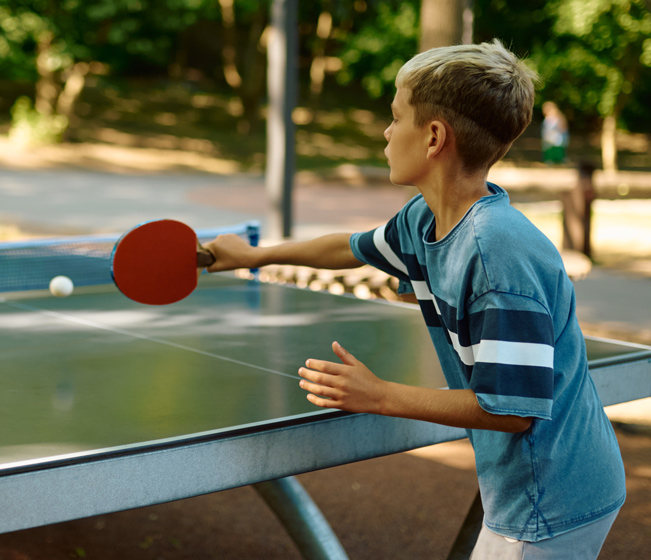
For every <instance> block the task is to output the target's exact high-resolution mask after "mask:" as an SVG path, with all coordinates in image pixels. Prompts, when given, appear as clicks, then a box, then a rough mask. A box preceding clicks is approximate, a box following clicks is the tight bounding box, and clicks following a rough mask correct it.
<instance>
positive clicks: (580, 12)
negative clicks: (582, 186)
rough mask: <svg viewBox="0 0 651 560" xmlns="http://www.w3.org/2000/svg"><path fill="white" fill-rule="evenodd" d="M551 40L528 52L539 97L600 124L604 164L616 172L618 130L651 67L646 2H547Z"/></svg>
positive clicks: (650, 23)
mask: <svg viewBox="0 0 651 560" xmlns="http://www.w3.org/2000/svg"><path fill="white" fill-rule="evenodd" d="M546 10H547V13H548V14H549V15H550V16H551V17H552V19H553V25H552V26H551V30H550V36H549V39H548V40H547V41H546V42H545V43H544V44H542V45H540V46H539V47H538V48H535V49H534V50H533V52H532V57H531V58H532V60H533V61H534V62H535V63H536V65H537V67H538V70H539V72H540V73H541V74H542V75H543V77H544V79H545V84H544V87H543V90H542V94H543V95H547V96H554V97H555V98H556V99H555V100H556V101H557V102H560V103H559V104H561V105H563V104H566V105H571V106H572V107H573V108H574V109H575V110H577V111H581V112H583V113H584V114H585V115H596V116H598V117H599V118H600V119H601V122H602V127H601V146H602V164H603V168H604V170H605V171H615V170H616V169H617V145H616V135H615V131H616V126H617V119H618V118H619V116H620V115H621V114H622V110H623V109H624V107H625V106H626V104H627V102H628V101H629V100H630V99H631V97H632V95H633V94H634V92H635V90H636V88H638V86H639V82H640V80H641V79H642V76H643V75H644V68H645V67H647V68H648V67H651V12H650V11H649V10H648V8H647V6H646V5H645V0H550V2H549V3H548V4H547V6H546Z"/></svg>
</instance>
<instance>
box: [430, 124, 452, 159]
mask: <svg viewBox="0 0 651 560" xmlns="http://www.w3.org/2000/svg"><path fill="white" fill-rule="evenodd" d="M449 141H450V138H449V135H448V130H447V128H446V126H445V124H444V123H443V122H442V121H432V122H431V123H429V143H428V146H427V157H428V159H429V158H433V157H436V156H437V155H438V154H439V153H440V152H441V150H442V149H443V146H445V143H446V142H449Z"/></svg>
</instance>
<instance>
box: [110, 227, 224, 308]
mask: <svg viewBox="0 0 651 560" xmlns="http://www.w3.org/2000/svg"><path fill="white" fill-rule="evenodd" d="M214 262H215V257H214V256H213V255H212V253H210V251H208V250H207V249H205V248H203V247H202V246H201V245H200V243H199V241H198V239H197V235H196V234H195V232H194V231H193V230H192V228H190V227H189V226H187V225H185V224H184V223H181V222H177V221H175V220H154V221H151V222H145V223H144V224H140V225H138V226H136V227H134V228H133V229H130V230H129V231H127V232H126V233H125V234H124V235H122V237H120V239H118V241H117V243H116V244H115V247H114V248H113V255H112V258H111V274H112V276H113V281H114V282H115V285H116V286H117V287H118V289H119V290H120V291H121V292H122V293H123V294H124V295H125V296H127V297H128V298H129V299H132V300H134V301H137V302H139V303H145V304H148V305H167V304H169V303H174V302H177V301H180V300H182V299H183V298H185V297H187V296H189V295H190V294H191V293H192V292H193V291H194V289H195V288H196V287H197V282H198V278H199V272H200V270H198V269H202V268H205V267H207V266H210V265H211V264H213V263H214Z"/></svg>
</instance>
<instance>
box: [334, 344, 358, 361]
mask: <svg viewBox="0 0 651 560" xmlns="http://www.w3.org/2000/svg"><path fill="white" fill-rule="evenodd" d="M332 351H333V352H334V353H335V354H336V355H337V357H338V358H339V359H340V360H341V361H342V362H343V363H344V364H346V365H348V366H354V365H357V363H358V360H357V359H356V358H355V356H353V355H352V354H350V353H349V352H348V351H347V350H346V349H344V347H343V346H342V345H341V344H339V343H338V342H336V341H335V342H333V343H332Z"/></svg>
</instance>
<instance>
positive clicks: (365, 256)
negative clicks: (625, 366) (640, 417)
mask: <svg viewBox="0 0 651 560" xmlns="http://www.w3.org/2000/svg"><path fill="white" fill-rule="evenodd" d="M534 79H535V74H534V73H533V72H532V71H531V70H529V69H528V68H527V66H526V65H525V64H524V63H523V62H522V61H520V60H518V58H517V57H516V56H515V55H514V54H513V53H511V52H509V51H508V50H506V49H505V48H504V47H503V46H502V44H501V43H500V42H499V41H497V40H496V41H494V42H492V43H482V44H480V45H459V46H451V47H442V48H436V49H432V50H429V51H426V52H424V53H421V54H418V55H417V56H415V57H414V58H412V59H411V60H410V61H409V62H407V63H406V64H405V65H404V66H403V67H402V68H401V70H400V72H399V73H398V77H397V79H396V86H397V90H396V95H395V98H394V100H393V103H392V104H391V110H392V113H393V120H392V122H391V124H390V125H389V127H388V128H387V129H386V130H385V131H384V137H385V138H386V141H387V146H386V148H385V155H386V156H387V159H388V162H389V167H390V170H391V175H390V178H391V181H392V182H394V183H395V184H398V185H412V186H415V187H417V188H418V190H419V192H420V194H418V195H417V196H415V197H414V198H413V199H412V200H410V201H409V202H408V203H407V204H406V205H405V207H404V208H403V209H402V210H401V211H400V212H398V214H396V215H395V216H394V217H393V218H391V219H390V220H389V221H388V222H387V223H386V224H385V225H383V226H381V227H379V228H376V229H374V230H371V231H368V232H364V233H355V234H352V235H351V234H348V233H340V234H337V233H335V234H330V235H326V236H323V237H319V238H317V239H314V240H311V241H298V242H286V243H282V244H279V245H275V246H271V247H269V246H267V247H250V246H248V245H247V244H246V242H245V241H243V240H241V239H240V238H239V237H238V236H234V235H224V236H219V237H217V238H216V239H215V240H214V241H211V242H210V243H208V244H207V245H206V246H207V247H208V248H209V250H210V251H212V252H213V254H214V255H215V257H216V263H215V264H214V265H213V266H211V267H210V269H209V270H210V271H212V272H216V271H218V270H230V269H234V268H257V267H260V266H264V265H268V264H276V263H277V264H292V265H304V266H312V267H318V268H331V269H341V268H356V267H359V266H361V265H362V264H363V263H367V264H371V265H373V266H375V267H377V268H379V269H381V270H384V271H386V272H388V273H390V274H392V275H394V276H396V277H397V278H398V279H399V280H400V292H401V293H402V294H411V295H412V297H414V298H415V299H417V301H418V303H419V304H420V308H421V312H422V314H423V318H424V319H425V325H426V328H427V329H428V332H429V334H430V337H431V339H432V342H433V344H434V346H435V348H436V351H437V354H438V357H439V361H440V363H441V365H442V368H443V371H444V373H445V377H446V379H447V382H448V387H449V389H430V388H423V387H414V386H409V385H401V384H397V383H391V382H388V381H384V380H383V379H381V378H379V377H377V376H376V375H375V374H374V373H372V372H371V371H370V370H369V369H368V368H367V367H366V366H365V365H364V364H363V363H362V362H361V361H360V360H358V359H357V357H355V356H353V354H351V353H350V352H349V351H347V350H345V349H344V347H343V346H342V345H340V344H339V343H338V342H333V344H332V348H333V351H334V353H335V355H336V356H337V358H338V359H339V360H340V361H338V362H331V361H324V360H323V359H317V358H309V359H308V360H307V361H306V362H305V364H304V365H303V364H297V367H299V366H300V369H299V375H300V376H301V377H302V378H303V379H302V380H301V382H300V386H301V387H302V388H303V389H304V390H306V391H307V392H308V395H307V398H308V400H309V401H310V402H311V403H313V404H314V405H316V406H320V407H325V408H338V409H342V410H347V411H351V412H360V413H372V414H383V415H386V416H395V417H401V418H413V419H418V420H424V421H428V422H435V423H438V424H445V425H449V426H457V427H460V428H465V429H466V430H467V433H468V436H469V438H470V441H471V443H472V445H473V448H474V450H475V460H476V463H477V473H478V477H479V488H480V491H481V498H482V503H483V506H484V512H485V515H484V527H483V528H482V531H481V533H480V535H479V539H478V541H477V545H476V546H475V550H474V552H473V556H472V558H473V560H514V559H517V560H533V559H536V560H559V559H569V558H576V559H581V560H594V559H595V558H597V556H598V554H599V551H600V549H601V546H602V544H603V542H604V540H605V538H606V535H607V534H608V532H609V530H610V527H611V525H612V523H613V522H614V520H615V517H616V516H617V513H618V511H619V509H620V507H621V506H622V504H623V503H624V499H625V495H626V487H625V478H624V465H623V462H622V458H621V455H620V452H619V446H618V444H617V439H616V437H615V433H614V430H613V427H612V425H611V424H610V422H609V420H608V417H607V416H606V414H605V412H604V409H603V406H602V403H601V401H600V400H599V396H598V394H597V390H596V388H595V385H594V383H593V381H592V378H591V377H590V374H589V373H588V359H587V354H586V348H585V340H584V338H583V334H582V333H581V329H580V328H579V323H578V320H577V318H576V314H575V310H576V301H575V295H574V288H573V285H572V282H571V281H570V279H569V278H568V276H567V274H566V272H565V269H564V268H563V261H562V259H561V257H560V255H559V253H558V251H557V250H556V248H555V247H554V245H553V244H552V243H551V242H550V241H549V239H547V238H546V237H545V236H544V235H543V234H542V233H541V232H540V231H539V230H538V229H536V228H535V227H534V226H533V225H532V224H531V222H529V221H528V220H527V219H526V218H525V217H524V216H523V215H522V214H521V213H520V212H519V211H518V210H516V209H515V208H513V207H512V206H511V205H510V203H509V197H508V195H507V193H506V192H505V191H504V190H503V189H502V188H500V187H499V186H497V185H495V184H492V183H488V182H487V181H486V178H487V175H488V172H489V170H490V168H491V167H492V166H493V164H495V163H496V162H497V161H498V160H499V159H500V158H502V157H503V156H504V154H506V153H507V151H508V149H509V147H510V146H511V144H512V143H513V141H514V140H515V139H516V138H517V137H518V136H520V134H521V133H522V132H523V131H524V129H525V128H526V127H527V126H528V125H529V123H530V122H531V116H532V111H533V102H534V85H533V80H534ZM368 203H369V204H373V201H372V200H369V201H368ZM342 204H343V203H342ZM400 334H401V333H396V344H399V340H400V336H399V335H400ZM403 334H404V333H403ZM342 342H343V343H344V345H345V341H342ZM288 343H291V342H288ZM380 343H381V344H385V343H386V342H385V341H383V342H380V341H378V344H380ZM279 351H282V349H279ZM361 358H362V359H363V356H361ZM270 398H271V397H270ZM422 483H423V484H427V482H426V481H422ZM432 546H433V547H434V546H436V545H435V544H434V543H433V544H432Z"/></svg>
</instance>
